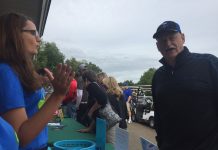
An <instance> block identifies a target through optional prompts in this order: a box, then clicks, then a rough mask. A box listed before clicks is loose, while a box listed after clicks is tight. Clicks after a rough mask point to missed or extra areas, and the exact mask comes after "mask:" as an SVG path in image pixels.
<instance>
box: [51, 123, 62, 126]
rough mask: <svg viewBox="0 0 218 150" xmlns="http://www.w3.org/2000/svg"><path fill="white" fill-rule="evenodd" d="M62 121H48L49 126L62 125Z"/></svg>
mask: <svg viewBox="0 0 218 150" xmlns="http://www.w3.org/2000/svg"><path fill="white" fill-rule="evenodd" d="M60 125H61V124H60V122H57V123H53V122H52V123H48V126H60Z"/></svg>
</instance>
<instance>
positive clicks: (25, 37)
mask: <svg viewBox="0 0 218 150" xmlns="http://www.w3.org/2000/svg"><path fill="white" fill-rule="evenodd" d="M0 37H1V38H0V116H1V117H2V118H4V119H5V120H6V121H7V122H8V123H10V124H11V126H12V127H13V128H14V130H15V131H16V133H17V136H18V139H19V144H20V145H19V147H20V149H25V150H27V149H28V150H30V149H31V150H39V149H46V147H47V128H46V124H47V123H48V121H49V120H50V119H51V118H52V116H53V112H55V110H56V109H57V108H58V107H59V105H60V104H61V102H62V100H63V99H64V97H65V95H66V92H67V90H68V88H69V85H70V81H71V80H72V76H71V72H72V71H71V69H70V67H69V66H66V65H62V64H59V65H58V66H57V69H56V70H57V71H56V73H55V74H54V78H53V76H52V74H51V72H49V71H48V70H47V69H45V71H46V73H47V75H48V78H49V79H50V81H51V83H52V85H53V88H54V92H53V93H52V94H51V96H50V97H49V98H48V99H47V101H46V102H45V104H44V105H43V106H42V107H41V108H39V106H41V102H42V101H43V99H44V93H43V90H41V88H42V82H41V79H40V76H39V75H38V74H37V73H36V71H35V69H34V67H33V61H32V60H33V57H34V55H36V54H37V49H38V48H39V45H40V37H39V34H38V32H37V30H36V26H35V24H34V23H33V21H32V20H31V19H30V18H28V17H26V16H24V15H21V14H18V13H7V14H4V15H2V16H0ZM39 103H40V104H39Z"/></svg>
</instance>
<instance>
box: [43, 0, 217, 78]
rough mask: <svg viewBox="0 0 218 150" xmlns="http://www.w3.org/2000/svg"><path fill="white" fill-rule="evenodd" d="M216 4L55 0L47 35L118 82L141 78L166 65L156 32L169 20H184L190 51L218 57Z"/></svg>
mask: <svg viewBox="0 0 218 150" xmlns="http://www.w3.org/2000/svg"><path fill="white" fill-rule="evenodd" d="M217 6H218V0H180V1H179V0H52V2H51V6H50V11H49V14H48V18H47V23H46V27H45V31H44V35H43V39H44V40H45V41H48V42H55V43H56V44H57V46H58V48H59V49H60V51H61V52H62V53H63V54H64V55H65V56H66V58H71V57H74V58H76V59H77V60H82V59H85V60H87V61H89V62H92V63H94V64H96V65H97V66H99V67H100V68H101V69H102V70H103V71H104V72H106V73H107V74H109V75H112V76H115V78H116V79H117V80H118V81H119V82H122V81H124V80H133V81H134V82H138V81H139V79H140V76H141V75H142V74H143V73H144V72H145V71H147V70H148V69H149V68H158V67H160V66H161V64H160V63H159V62H158V60H159V59H160V58H161V55H160V54H159V52H158V51H157V48H156V41H155V40H154V39H152V36H153V34H154V32H155V31H156V29H157V27H158V26H159V25H160V24H161V23H162V22H163V21H166V20H173V21H176V22H178V23H179V24H180V27H181V30H182V32H183V33H185V36H186V42H185V45H186V46H188V48H189V49H190V51H191V52H200V53H212V54H214V55H216V56H218V9H217Z"/></svg>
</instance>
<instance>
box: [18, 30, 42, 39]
mask: <svg viewBox="0 0 218 150" xmlns="http://www.w3.org/2000/svg"><path fill="white" fill-rule="evenodd" d="M22 32H28V33H30V34H32V35H33V36H35V37H37V36H39V33H38V31H37V30H22Z"/></svg>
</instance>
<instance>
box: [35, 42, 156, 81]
mask: <svg viewBox="0 0 218 150" xmlns="http://www.w3.org/2000/svg"><path fill="white" fill-rule="evenodd" d="M59 63H66V64H68V65H70V66H71V67H72V69H73V70H74V71H75V72H77V71H78V66H79V65H80V64H81V63H84V64H86V65H87V67H88V69H91V70H93V71H94V72H96V73H99V72H102V69H101V68H100V67H99V66H97V65H96V64H94V63H92V62H88V61H87V60H81V61H79V60H76V58H74V57H71V58H70V59H65V56H64V54H63V53H61V52H60V50H59V48H58V47H57V45H56V44H55V43H54V42H46V41H42V42H41V45H40V48H39V52H38V54H37V56H36V57H35V59H34V64H35V67H36V69H40V68H45V67H47V68H49V69H50V70H52V71H54V69H55V67H56V65H57V64H59ZM155 71H156V69H155V68H150V69H148V70H147V71H145V72H144V73H143V75H141V77H140V79H139V81H138V82H137V83H134V82H133V81H132V80H125V81H123V82H121V83H119V84H121V85H122V84H123V83H128V85H144V84H145V85H151V82H152V77H153V75H154V73H155Z"/></svg>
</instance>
